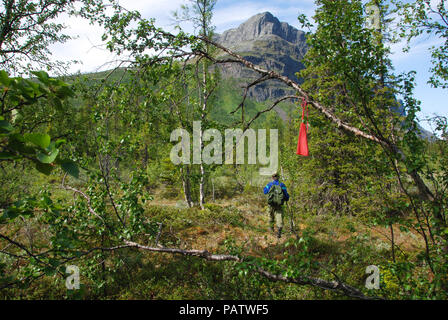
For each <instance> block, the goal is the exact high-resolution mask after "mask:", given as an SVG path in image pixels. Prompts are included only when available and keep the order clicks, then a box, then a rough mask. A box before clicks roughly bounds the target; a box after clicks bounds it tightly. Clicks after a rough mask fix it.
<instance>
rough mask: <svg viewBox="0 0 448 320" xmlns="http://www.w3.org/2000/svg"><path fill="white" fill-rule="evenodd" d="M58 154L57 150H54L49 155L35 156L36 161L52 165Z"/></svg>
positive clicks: (39, 154) (40, 154) (40, 153)
mask: <svg viewBox="0 0 448 320" xmlns="http://www.w3.org/2000/svg"><path fill="white" fill-rule="evenodd" d="M58 154H59V150H58V149H54V150H53V151H52V152H51V153H50V154H49V155H46V154H44V153H42V152H39V153H38V154H37V159H39V161H40V162H42V163H52V162H54V160H55V159H56V157H57V156H58Z"/></svg>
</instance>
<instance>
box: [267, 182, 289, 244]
mask: <svg viewBox="0 0 448 320" xmlns="http://www.w3.org/2000/svg"><path fill="white" fill-rule="evenodd" d="M263 192H264V194H267V195H268V208H267V211H268V213H269V216H270V219H269V225H270V229H271V231H272V232H274V218H275V221H276V223H277V228H278V233H277V238H279V239H280V237H281V236H282V228H283V203H284V202H285V201H288V200H289V194H288V191H287V190H286V186H285V185H284V184H283V183H282V182H280V181H278V173H274V174H273V175H272V182H269V183H268V184H267V185H266V187H264V189H263Z"/></svg>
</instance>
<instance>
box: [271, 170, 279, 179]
mask: <svg viewBox="0 0 448 320" xmlns="http://www.w3.org/2000/svg"><path fill="white" fill-rule="evenodd" d="M272 179H274V180H278V173H277V172H276V173H274V174H273V175H272Z"/></svg>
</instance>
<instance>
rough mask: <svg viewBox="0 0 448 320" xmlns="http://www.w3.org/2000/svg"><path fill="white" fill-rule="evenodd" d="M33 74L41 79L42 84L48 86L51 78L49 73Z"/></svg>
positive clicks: (34, 72)
mask: <svg viewBox="0 0 448 320" xmlns="http://www.w3.org/2000/svg"><path fill="white" fill-rule="evenodd" d="M31 73H32V74H34V75H35V76H36V77H37V78H38V79H39V81H40V82H42V83H44V84H48V82H49V76H48V73H46V72H45V71H31Z"/></svg>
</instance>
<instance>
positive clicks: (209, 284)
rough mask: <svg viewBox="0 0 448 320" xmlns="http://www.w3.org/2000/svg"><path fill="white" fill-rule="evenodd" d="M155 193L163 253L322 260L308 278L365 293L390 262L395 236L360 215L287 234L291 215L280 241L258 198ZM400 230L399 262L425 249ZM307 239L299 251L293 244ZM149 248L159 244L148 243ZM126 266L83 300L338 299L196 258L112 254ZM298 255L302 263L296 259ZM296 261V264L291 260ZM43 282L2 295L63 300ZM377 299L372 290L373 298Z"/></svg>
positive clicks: (90, 288) (319, 220)
mask: <svg viewBox="0 0 448 320" xmlns="http://www.w3.org/2000/svg"><path fill="white" fill-rule="evenodd" d="M164 194H165V193H164V192H162V190H157V192H156V193H155V194H154V200H153V201H150V202H148V203H147V206H146V208H145V209H146V215H147V217H148V219H149V220H152V221H158V222H161V223H163V228H162V233H161V236H160V239H159V243H160V244H162V245H164V246H166V247H178V248H183V249H207V250H209V251H210V252H214V253H228V252H229V251H231V250H232V248H239V250H240V251H241V254H242V255H244V256H253V257H258V258H262V257H264V258H268V259H271V260H273V261H282V260H283V259H285V257H290V258H291V257H292V259H293V260H292V261H296V262H297V264H298V268H299V267H300V264H301V263H302V262H303V261H305V260H306V259H308V258H309V259H311V260H312V261H315V262H318V263H319V266H320V267H318V268H314V269H313V270H311V271H310V272H309V273H307V275H308V276H315V277H321V278H323V279H326V280H333V279H334V277H333V275H332V274H331V272H334V273H335V274H337V275H338V276H339V277H340V278H341V280H343V281H345V282H347V283H348V284H350V285H352V286H355V287H358V288H364V284H365V279H366V277H367V275H366V274H365V268H366V267H367V266H368V265H372V264H373V265H377V266H379V267H380V269H381V270H382V272H383V271H384V272H385V273H384V274H385V275H386V274H387V269H384V268H386V267H385V266H387V263H388V262H390V261H391V245H390V240H389V238H390V230H389V229H388V228H384V227H378V226H373V227H372V226H367V225H366V224H364V222H363V221H362V220H360V219H359V218H356V217H347V216H344V217H339V216H300V215H299V214H297V213H296V214H295V217H294V218H295V223H296V232H297V236H296V234H295V233H293V232H291V230H290V214H289V213H290V211H288V210H287V214H286V216H285V219H284V224H285V233H284V235H283V236H282V238H281V239H277V237H276V235H275V234H273V233H272V232H270V231H269V228H268V216H267V214H266V213H265V212H266V208H265V199H264V197H263V196H262V195H259V194H245V195H240V196H238V197H234V198H232V199H231V200H229V199H220V200H217V201H215V202H213V203H209V204H207V205H206V210H203V211H201V210H199V209H197V208H192V209H189V208H185V205H184V204H183V202H182V200H179V197H176V199H167V198H166V196H164ZM394 231H395V242H396V244H397V249H396V258H397V259H404V260H405V259H407V258H409V257H411V256H413V255H414V254H416V252H417V251H419V250H421V249H422V248H423V243H422V242H421V241H420V238H419V237H418V236H417V234H415V233H413V232H402V231H400V230H399V229H398V228H396V229H394ZM296 237H298V238H302V239H305V240H303V243H302V245H299V246H297V242H291V240H292V239H296ZM145 244H146V245H155V244H154V243H153V242H151V241H149V240H148V241H147V242H146V243H145ZM112 256H114V257H117V256H120V257H122V258H123V261H124V262H123V264H122V265H120V266H116V265H114V264H113V263H112V262H111V261H112V260H110V261H109V260H108V261H106V267H107V269H108V274H107V279H106V280H107V281H106V285H105V286H104V287H102V288H97V286H96V283H95V281H93V280H91V279H87V278H83V277H82V272H83V270H81V283H82V284H83V285H84V286H83V290H82V293H80V294H79V295H78V298H83V299H341V298H344V297H342V296H340V295H338V294H337V293H334V292H329V291H324V290H322V289H318V288H313V287H310V286H297V285H294V284H285V283H280V282H273V281H269V280H268V279H266V278H263V277H262V276H261V275H259V274H256V273H250V272H249V273H246V272H245V271H244V270H242V269H241V268H239V267H238V265H237V264H235V263H234V262H208V261H204V260H202V259H200V258H197V257H185V256H178V255H170V254H165V253H162V254H161V253H150V252H143V251H138V250H135V249H125V250H120V251H118V252H115V253H113V254H112V255H111V257H112ZM295 257H297V258H295ZM294 259H295V260H294ZM55 279H56V278H52V277H44V278H42V279H40V280H38V281H36V282H34V283H33V284H32V285H31V287H28V288H23V289H20V288H15V289H12V290H8V291H3V292H0V296H1V297H3V298H8V299H10V298H12V299H17V298H19V299H20V298H27V299H41V298H46V299H53V298H56V299H57V298H66V297H67V291H66V290H65V286H64V282H63V280H62V279H59V280H56V282H55ZM382 281H383V282H382V289H381V292H380V293H379V294H380V295H385V296H386V297H389V298H399V296H396V295H395V293H394V292H395V291H394V290H395V289H396V287H397V283H396V281H395V280H394V279H390V278H389V279H387V277H386V278H384V279H383V280H382ZM374 293H375V292H374Z"/></svg>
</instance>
